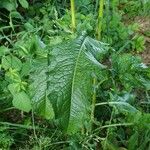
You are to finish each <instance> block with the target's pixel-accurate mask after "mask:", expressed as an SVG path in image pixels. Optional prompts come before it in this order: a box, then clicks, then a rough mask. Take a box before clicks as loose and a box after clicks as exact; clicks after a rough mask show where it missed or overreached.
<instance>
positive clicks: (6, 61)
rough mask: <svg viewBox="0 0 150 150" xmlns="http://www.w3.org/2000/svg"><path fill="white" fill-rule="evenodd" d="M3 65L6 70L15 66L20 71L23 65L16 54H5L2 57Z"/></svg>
mask: <svg viewBox="0 0 150 150" xmlns="http://www.w3.org/2000/svg"><path fill="white" fill-rule="evenodd" d="M2 67H3V68H4V69H5V70H7V69H9V68H13V69H16V70H18V71H19V70H20V69H21V67H22V62H21V61H20V59H18V58H17V57H15V56H4V57H3V58H2Z"/></svg>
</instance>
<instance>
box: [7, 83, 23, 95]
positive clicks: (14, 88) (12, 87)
mask: <svg viewBox="0 0 150 150" xmlns="http://www.w3.org/2000/svg"><path fill="white" fill-rule="evenodd" d="M8 89H9V91H10V93H11V94H12V95H15V94H16V93H18V92H19V91H20V85H19V84H18V83H12V84H9V85H8Z"/></svg>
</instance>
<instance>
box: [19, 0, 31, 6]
mask: <svg viewBox="0 0 150 150" xmlns="http://www.w3.org/2000/svg"><path fill="white" fill-rule="evenodd" d="M19 3H20V4H21V6H22V7H23V8H28V7H29V3H28V2H27V1H26V0H19Z"/></svg>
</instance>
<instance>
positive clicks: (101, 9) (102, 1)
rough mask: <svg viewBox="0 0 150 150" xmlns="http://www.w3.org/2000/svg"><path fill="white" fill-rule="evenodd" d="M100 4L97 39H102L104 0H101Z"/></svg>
mask: <svg viewBox="0 0 150 150" xmlns="http://www.w3.org/2000/svg"><path fill="white" fill-rule="evenodd" d="M99 4H100V5H99V11H98V25H97V39H98V40H101V32H102V20H103V12H104V0H100V2H99Z"/></svg>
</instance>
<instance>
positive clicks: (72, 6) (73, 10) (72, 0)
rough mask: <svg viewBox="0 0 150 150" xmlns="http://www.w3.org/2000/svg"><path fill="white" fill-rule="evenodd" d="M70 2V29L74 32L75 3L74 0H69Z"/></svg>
mask: <svg viewBox="0 0 150 150" xmlns="http://www.w3.org/2000/svg"><path fill="white" fill-rule="evenodd" d="M70 2H71V17H72V31H73V32H74V30H75V28H76V20H75V3H74V0H70Z"/></svg>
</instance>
